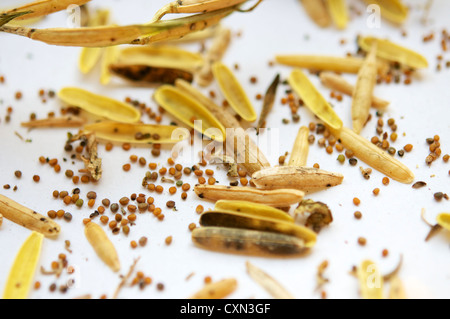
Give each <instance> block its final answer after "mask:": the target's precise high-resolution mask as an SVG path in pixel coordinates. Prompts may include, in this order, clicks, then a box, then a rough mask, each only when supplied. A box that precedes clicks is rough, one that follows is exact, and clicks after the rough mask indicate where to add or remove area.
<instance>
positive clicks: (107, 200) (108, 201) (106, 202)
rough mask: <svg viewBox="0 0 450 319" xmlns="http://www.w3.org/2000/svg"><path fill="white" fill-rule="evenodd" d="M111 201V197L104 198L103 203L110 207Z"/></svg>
mask: <svg viewBox="0 0 450 319" xmlns="http://www.w3.org/2000/svg"><path fill="white" fill-rule="evenodd" d="M110 203H111V202H110V200H109V199H107V198H104V199H102V205H103V206H105V207H109V204H110Z"/></svg>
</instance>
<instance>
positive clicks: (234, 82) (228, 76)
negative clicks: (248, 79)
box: [212, 61, 257, 122]
mask: <svg viewBox="0 0 450 319" xmlns="http://www.w3.org/2000/svg"><path fill="white" fill-rule="evenodd" d="M212 71H213V74H214V78H215V79H216V81H217V83H218V84H219V87H220V89H221V91H222V93H223V95H224V96H225V99H226V100H227V101H228V103H230V105H231V107H232V108H233V110H234V111H235V112H236V113H237V114H239V116H240V117H242V118H243V119H244V120H246V121H247V122H253V121H255V120H256V118H257V115H256V112H255V109H254V108H253V106H252V104H251V102H250V100H249V98H248V96H247V94H246V93H245V91H244V89H243V88H242V85H241V84H240V83H239V81H238V79H237V78H236V77H235V76H234V74H233V72H232V71H231V70H230V69H229V68H228V67H227V66H226V65H225V64H223V63H222V62H220V61H218V62H216V63H214V64H213V67H212Z"/></svg>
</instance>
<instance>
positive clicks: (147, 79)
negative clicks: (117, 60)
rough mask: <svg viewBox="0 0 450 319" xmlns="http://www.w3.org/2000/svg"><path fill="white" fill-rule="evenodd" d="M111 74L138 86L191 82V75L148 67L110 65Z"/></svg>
mask: <svg viewBox="0 0 450 319" xmlns="http://www.w3.org/2000/svg"><path fill="white" fill-rule="evenodd" d="M109 69H110V70H111V72H112V73H113V74H115V75H117V76H120V77H121V78H123V79H125V80H128V81H131V82H134V83H138V84H174V83H175V81H176V80H177V79H183V80H185V81H187V82H192V81H193V79H194V76H193V75H192V73H190V72H187V71H183V70H178V69H172V68H162V67H152V66H148V65H129V64H111V65H109Z"/></svg>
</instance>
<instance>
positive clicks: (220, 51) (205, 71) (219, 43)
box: [196, 29, 231, 87]
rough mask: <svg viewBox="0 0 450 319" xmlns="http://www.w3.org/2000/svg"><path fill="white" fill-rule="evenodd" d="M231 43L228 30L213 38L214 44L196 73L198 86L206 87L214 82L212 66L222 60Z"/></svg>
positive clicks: (221, 31) (218, 33) (223, 30)
mask: <svg viewBox="0 0 450 319" xmlns="http://www.w3.org/2000/svg"><path fill="white" fill-rule="evenodd" d="M230 42H231V31H230V29H222V30H220V31H219V32H217V34H216V35H215V37H214V42H213V43H212V45H211V47H210V48H209V49H208V51H207V53H206V57H205V63H204V64H203V66H202V67H201V68H199V70H198V71H197V79H196V81H197V83H198V84H199V85H200V86H203V87H206V86H208V85H210V84H211V82H212V81H213V80H214V75H213V73H212V66H213V64H214V63H216V62H218V61H220V60H222V57H223V55H224V54H225V51H226V50H227V48H228V46H229V45H230Z"/></svg>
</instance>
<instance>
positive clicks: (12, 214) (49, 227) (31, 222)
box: [0, 195, 61, 238]
mask: <svg viewBox="0 0 450 319" xmlns="http://www.w3.org/2000/svg"><path fill="white" fill-rule="evenodd" d="M0 213H1V214H2V215H3V217H5V218H6V219H9V220H10V221H12V222H14V223H16V224H19V225H21V226H23V227H25V228H28V229H30V230H33V231H37V232H39V233H42V234H43V235H44V236H46V237H48V238H55V237H57V236H58V235H59V233H60V231H61V227H60V226H59V225H58V224H57V223H55V222H54V221H52V220H50V219H48V218H47V217H45V216H43V215H41V214H38V213H37V212H35V211H34V210H32V209H29V208H27V207H24V206H22V205H20V204H19V203H16V202H15V201H13V200H12V199H10V198H8V197H6V196H3V195H0Z"/></svg>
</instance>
